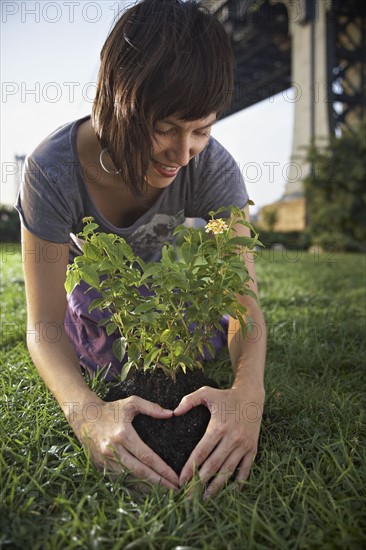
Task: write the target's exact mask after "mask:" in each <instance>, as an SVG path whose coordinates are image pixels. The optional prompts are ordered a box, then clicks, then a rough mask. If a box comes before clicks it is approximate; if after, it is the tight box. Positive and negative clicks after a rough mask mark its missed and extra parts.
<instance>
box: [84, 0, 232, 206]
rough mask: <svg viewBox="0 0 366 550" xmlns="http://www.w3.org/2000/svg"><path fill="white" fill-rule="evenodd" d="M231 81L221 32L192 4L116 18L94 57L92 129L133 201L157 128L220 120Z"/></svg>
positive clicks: (163, 3) (163, 4)
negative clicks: (170, 120)
mask: <svg viewBox="0 0 366 550" xmlns="http://www.w3.org/2000/svg"><path fill="white" fill-rule="evenodd" d="M232 80H233V54H232V51H231V48H230V44H229V41H228V38H227V36H226V33H225V30H224V28H223V26H222V25H221V23H219V22H218V21H217V20H216V19H215V18H214V16H212V15H211V14H210V13H209V12H208V11H207V10H206V9H205V8H203V7H202V6H199V5H198V4H197V3H196V2H194V1H192V0H189V1H185V2H183V1H181V0H144V1H142V2H140V3H138V4H136V5H134V6H133V7H131V8H130V9H128V10H127V11H126V12H125V13H123V14H122V16H121V17H120V19H119V20H118V21H117V23H116V24H115V26H114V27H113V29H112V31H111V32H110V34H109V36H108V38H107V40H106V42H105V44H104V46H103V49H102V52H101V67H100V71H99V77H98V85H97V92H96V97H95V101H94V104H93V111H92V123H93V127H94V130H95V132H96V135H97V137H98V139H99V141H100V143H101V145H102V147H103V148H105V147H108V149H109V152H110V155H111V158H112V160H113V162H114V164H115V166H116V167H117V169H118V170H119V171H120V174H121V176H122V178H123V180H124V182H125V183H126V185H127V186H128V188H129V189H130V190H131V191H132V193H133V194H134V195H135V196H136V197H138V196H141V195H142V192H143V189H144V176H145V174H146V171H147V168H148V164H149V161H150V158H151V154H152V146H153V142H152V136H153V129H154V126H155V124H156V122H157V121H158V120H162V119H164V118H166V117H168V116H171V115H177V116H179V118H180V119H182V120H187V121H190V120H199V119H202V118H206V117H207V116H209V115H210V114H213V113H217V116H219V115H220V114H221V112H222V111H223V110H224V109H225V108H227V106H228V104H229V101H230V98H231V90H232Z"/></svg>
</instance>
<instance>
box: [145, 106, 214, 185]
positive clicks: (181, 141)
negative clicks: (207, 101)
mask: <svg viewBox="0 0 366 550" xmlns="http://www.w3.org/2000/svg"><path fill="white" fill-rule="evenodd" d="M215 121H216V114H212V115H209V116H208V117H206V118H203V119H200V120H194V121H188V122H187V121H183V120H180V119H179V118H177V117H176V116H169V117H167V118H166V119H164V120H159V121H158V122H157V123H156V125H155V129H154V136H153V154H152V157H151V160H150V164H149V167H148V170H147V174H146V175H147V182H148V184H149V185H151V186H152V187H155V188H160V189H163V188H164V187H167V186H168V185H170V184H171V183H172V182H173V181H174V179H175V177H176V175H177V174H178V172H179V170H180V168H181V167H182V166H186V165H187V164H188V163H189V161H190V160H191V159H192V158H193V157H194V156H195V155H197V154H198V153H200V152H201V151H202V150H203V149H204V148H205V147H206V145H207V143H208V139H209V137H210V133H211V127H212V125H213V124H214V122H215Z"/></svg>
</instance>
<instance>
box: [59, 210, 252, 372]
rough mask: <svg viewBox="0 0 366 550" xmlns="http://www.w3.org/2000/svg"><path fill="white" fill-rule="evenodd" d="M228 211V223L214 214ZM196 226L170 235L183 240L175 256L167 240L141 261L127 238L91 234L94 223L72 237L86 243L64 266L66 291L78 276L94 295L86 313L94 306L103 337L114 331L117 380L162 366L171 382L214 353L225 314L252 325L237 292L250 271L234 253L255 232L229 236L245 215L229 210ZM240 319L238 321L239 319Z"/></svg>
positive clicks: (240, 251) (246, 244)
mask: <svg viewBox="0 0 366 550" xmlns="http://www.w3.org/2000/svg"><path fill="white" fill-rule="evenodd" d="M227 210H229V211H230V213H231V217H230V219H229V220H227V222H225V221H224V220H223V219H215V216H216V215H217V214H219V213H220V212H223V211H227ZM210 216H211V220H210V221H209V222H208V224H207V225H206V227H205V231H203V230H202V229H201V230H199V229H194V228H187V227H185V226H183V225H181V226H179V227H177V229H176V230H175V232H174V235H175V236H176V237H179V240H180V242H181V243H182V244H181V246H180V248H179V251H178V254H177V250H176V248H175V247H174V246H173V245H172V244H170V243H167V244H165V245H164V246H163V249H162V257H161V260H160V261H159V262H152V263H148V264H145V262H144V261H143V260H142V259H141V258H139V257H138V256H136V255H135V254H134V253H133V251H132V249H131V247H130V246H129V245H128V244H127V243H126V241H125V240H124V239H123V238H121V237H118V236H117V235H114V234H106V233H98V232H96V230H97V228H98V225H97V224H96V223H94V222H93V219H92V218H85V219H84V223H86V225H85V226H84V229H83V231H82V232H81V233H80V234H79V236H80V237H81V238H82V239H84V240H85V244H84V247H83V254H82V255H81V256H78V257H77V258H75V261H74V263H73V264H71V265H69V267H68V271H67V278H66V283H65V287H66V290H67V292H68V293H70V292H71V291H72V289H73V288H74V286H75V285H76V284H78V283H79V282H80V281H81V280H84V281H85V282H86V283H87V284H88V285H90V287H92V288H95V289H97V290H98V291H99V292H100V295H101V296H100V298H97V299H95V300H93V302H92V303H91V305H90V311H92V310H93V309H94V308H98V309H99V310H101V311H102V312H103V314H104V315H105V317H104V318H103V319H102V321H101V324H102V325H104V326H105V328H106V331H107V333H108V335H110V334H113V333H115V331H117V334H118V335H119V336H118V338H117V339H116V340H115V342H114V345H113V351H114V353H115V355H116V357H117V358H118V359H119V360H120V361H122V359H123V357H124V355H125V353H126V351H127V353H128V361H127V362H126V364H125V365H124V367H123V369H122V375H121V376H122V379H124V378H125V377H126V376H127V373H128V371H129V369H130V368H131V367H135V368H137V369H141V368H142V369H144V370H147V369H150V368H156V367H157V368H162V369H163V370H164V371H165V372H166V373H167V374H169V375H170V376H172V377H173V379H175V373H176V371H177V369H179V368H181V369H182V370H183V371H184V372H186V368H187V367H188V368H190V369H193V368H199V367H200V366H201V361H200V356H201V357H202V356H203V355H204V352H205V349H206V350H208V352H209V353H210V355H211V356H212V357H213V356H214V354H215V350H214V347H213V345H212V343H211V341H210V340H211V338H212V337H213V335H214V333H215V331H217V330H223V329H222V327H221V324H220V322H219V320H220V318H221V317H222V316H223V315H224V314H229V315H231V316H232V317H234V318H236V319H238V320H239V322H240V324H241V328H242V331H243V332H244V333H245V331H246V330H250V328H251V320H250V318H249V317H248V315H246V312H247V310H246V308H245V307H244V306H243V305H242V304H241V303H240V301H239V300H238V299H237V295H241V296H243V295H245V294H249V295H250V296H252V297H254V298H256V296H255V294H254V293H253V292H252V291H251V290H250V289H249V288H248V282H249V280H250V276H249V274H248V271H247V269H246V267H245V263H244V261H243V258H242V257H241V254H243V253H244V254H245V253H246V252H247V251H248V250H251V251H252V250H253V249H254V247H255V246H256V245H258V244H260V243H259V241H258V236H257V234H255V236H254V237H244V236H238V235H235V230H234V228H233V226H234V223H239V224H242V225H245V226H247V227H248V228H249V229H250V230H252V231H254V229H253V227H252V226H251V225H250V224H249V223H248V222H247V221H246V219H245V215H244V213H243V212H242V211H241V210H240V209H239V208H235V207H230V208H229V209H228V208H221V209H220V210H218V211H217V212H210ZM243 316H245V321H244V319H243Z"/></svg>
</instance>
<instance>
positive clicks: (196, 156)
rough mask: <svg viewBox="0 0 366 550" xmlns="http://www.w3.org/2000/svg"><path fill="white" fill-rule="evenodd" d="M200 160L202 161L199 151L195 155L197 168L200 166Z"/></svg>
mask: <svg viewBox="0 0 366 550" xmlns="http://www.w3.org/2000/svg"><path fill="white" fill-rule="evenodd" d="M199 162H200V156H199V154H198V153H197V154H196V155H194V167H195V168H198V165H199Z"/></svg>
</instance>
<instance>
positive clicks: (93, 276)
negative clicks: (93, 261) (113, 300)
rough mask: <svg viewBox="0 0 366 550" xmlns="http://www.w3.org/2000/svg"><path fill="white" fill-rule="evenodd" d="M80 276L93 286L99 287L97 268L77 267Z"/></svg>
mask: <svg viewBox="0 0 366 550" xmlns="http://www.w3.org/2000/svg"><path fill="white" fill-rule="evenodd" d="M79 273H80V278H81V279H83V281H85V282H86V283H87V284H88V285H90V286H91V287H93V288H99V286H100V280H99V277H98V273H97V270H96V269H94V268H93V267H91V266H87V265H86V266H83V267H80V268H79Z"/></svg>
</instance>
